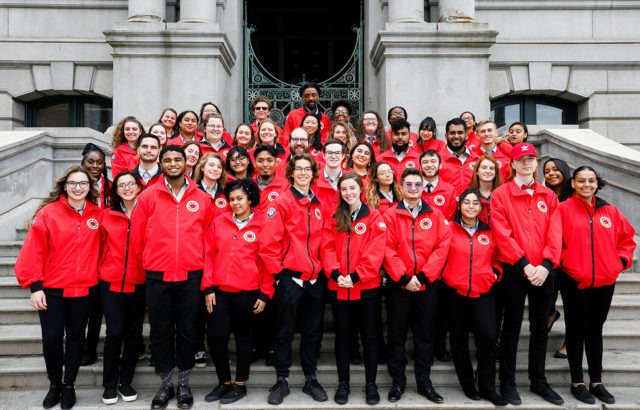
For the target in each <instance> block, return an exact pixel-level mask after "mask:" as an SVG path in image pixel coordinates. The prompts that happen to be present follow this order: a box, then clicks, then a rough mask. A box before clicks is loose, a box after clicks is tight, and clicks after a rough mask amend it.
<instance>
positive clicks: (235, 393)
mask: <svg viewBox="0 0 640 410" xmlns="http://www.w3.org/2000/svg"><path fill="white" fill-rule="evenodd" d="M246 395H247V386H246V385H244V384H243V385H237V384H232V385H231V388H230V389H229V391H228V392H226V393H225V394H224V395H223V396H222V397H221V398H220V404H231V403H235V402H237V401H238V400H240V399H241V398H243V397H245V396H246Z"/></svg>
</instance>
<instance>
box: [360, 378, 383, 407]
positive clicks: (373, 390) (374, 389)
mask: <svg viewBox="0 0 640 410" xmlns="http://www.w3.org/2000/svg"><path fill="white" fill-rule="evenodd" d="M364 396H365V400H366V401H367V404H368V405H370V406H375V405H376V404H378V403H380V395H379V394H378V386H376V384H375V383H367V385H366V386H364Z"/></svg>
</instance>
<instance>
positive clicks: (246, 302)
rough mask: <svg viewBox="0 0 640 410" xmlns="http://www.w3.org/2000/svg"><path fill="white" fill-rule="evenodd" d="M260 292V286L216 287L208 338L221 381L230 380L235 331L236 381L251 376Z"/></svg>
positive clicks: (244, 379)
mask: <svg viewBox="0 0 640 410" xmlns="http://www.w3.org/2000/svg"><path fill="white" fill-rule="evenodd" d="M259 294H260V292H259V291H258V290H252V291H242V292H225V291H222V290H216V304H215V306H214V307H213V312H211V314H209V315H207V339H208V340H209V352H210V353H211V356H212V357H213V364H214V365H215V366H216V373H217V374H218V381H219V382H220V384H222V383H227V382H230V381H231V368H230V366H229V349H228V345H229V335H230V334H231V332H232V331H233V334H234V336H235V339H236V352H237V358H236V381H238V382H244V381H247V379H248V378H249V368H250V366H251V334H252V330H253V318H254V314H253V305H254V304H255V303H256V300H258V296H259Z"/></svg>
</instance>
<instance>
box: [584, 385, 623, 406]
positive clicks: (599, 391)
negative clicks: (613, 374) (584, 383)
mask: <svg viewBox="0 0 640 410" xmlns="http://www.w3.org/2000/svg"><path fill="white" fill-rule="evenodd" d="M589 392H590V393H591V394H593V395H594V396H596V397H597V398H598V400H600V401H601V402H604V403H607V404H614V403H615V402H616V399H615V397H613V395H612V394H611V393H609V392H608V391H607V389H605V388H604V384H602V383H599V384H596V385H595V386H593V387H591V386H589Z"/></svg>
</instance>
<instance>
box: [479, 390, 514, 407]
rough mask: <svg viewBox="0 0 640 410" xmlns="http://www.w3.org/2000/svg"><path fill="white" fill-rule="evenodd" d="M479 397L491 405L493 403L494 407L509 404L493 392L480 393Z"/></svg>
mask: <svg viewBox="0 0 640 410" xmlns="http://www.w3.org/2000/svg"><path fill="white" fill-rule="evenodd" d="M480 397H481V398H483V399H485V400H489V401H490V402H491V403H493V405H494V406H500V407H502V406H506V405H507V404H509V402H508V401H506V400H505V399H504V397H502V396H501V395H499V394H498V393H496V392H495V390H494V391H489V392H482V393H480Z"/></svg>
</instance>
